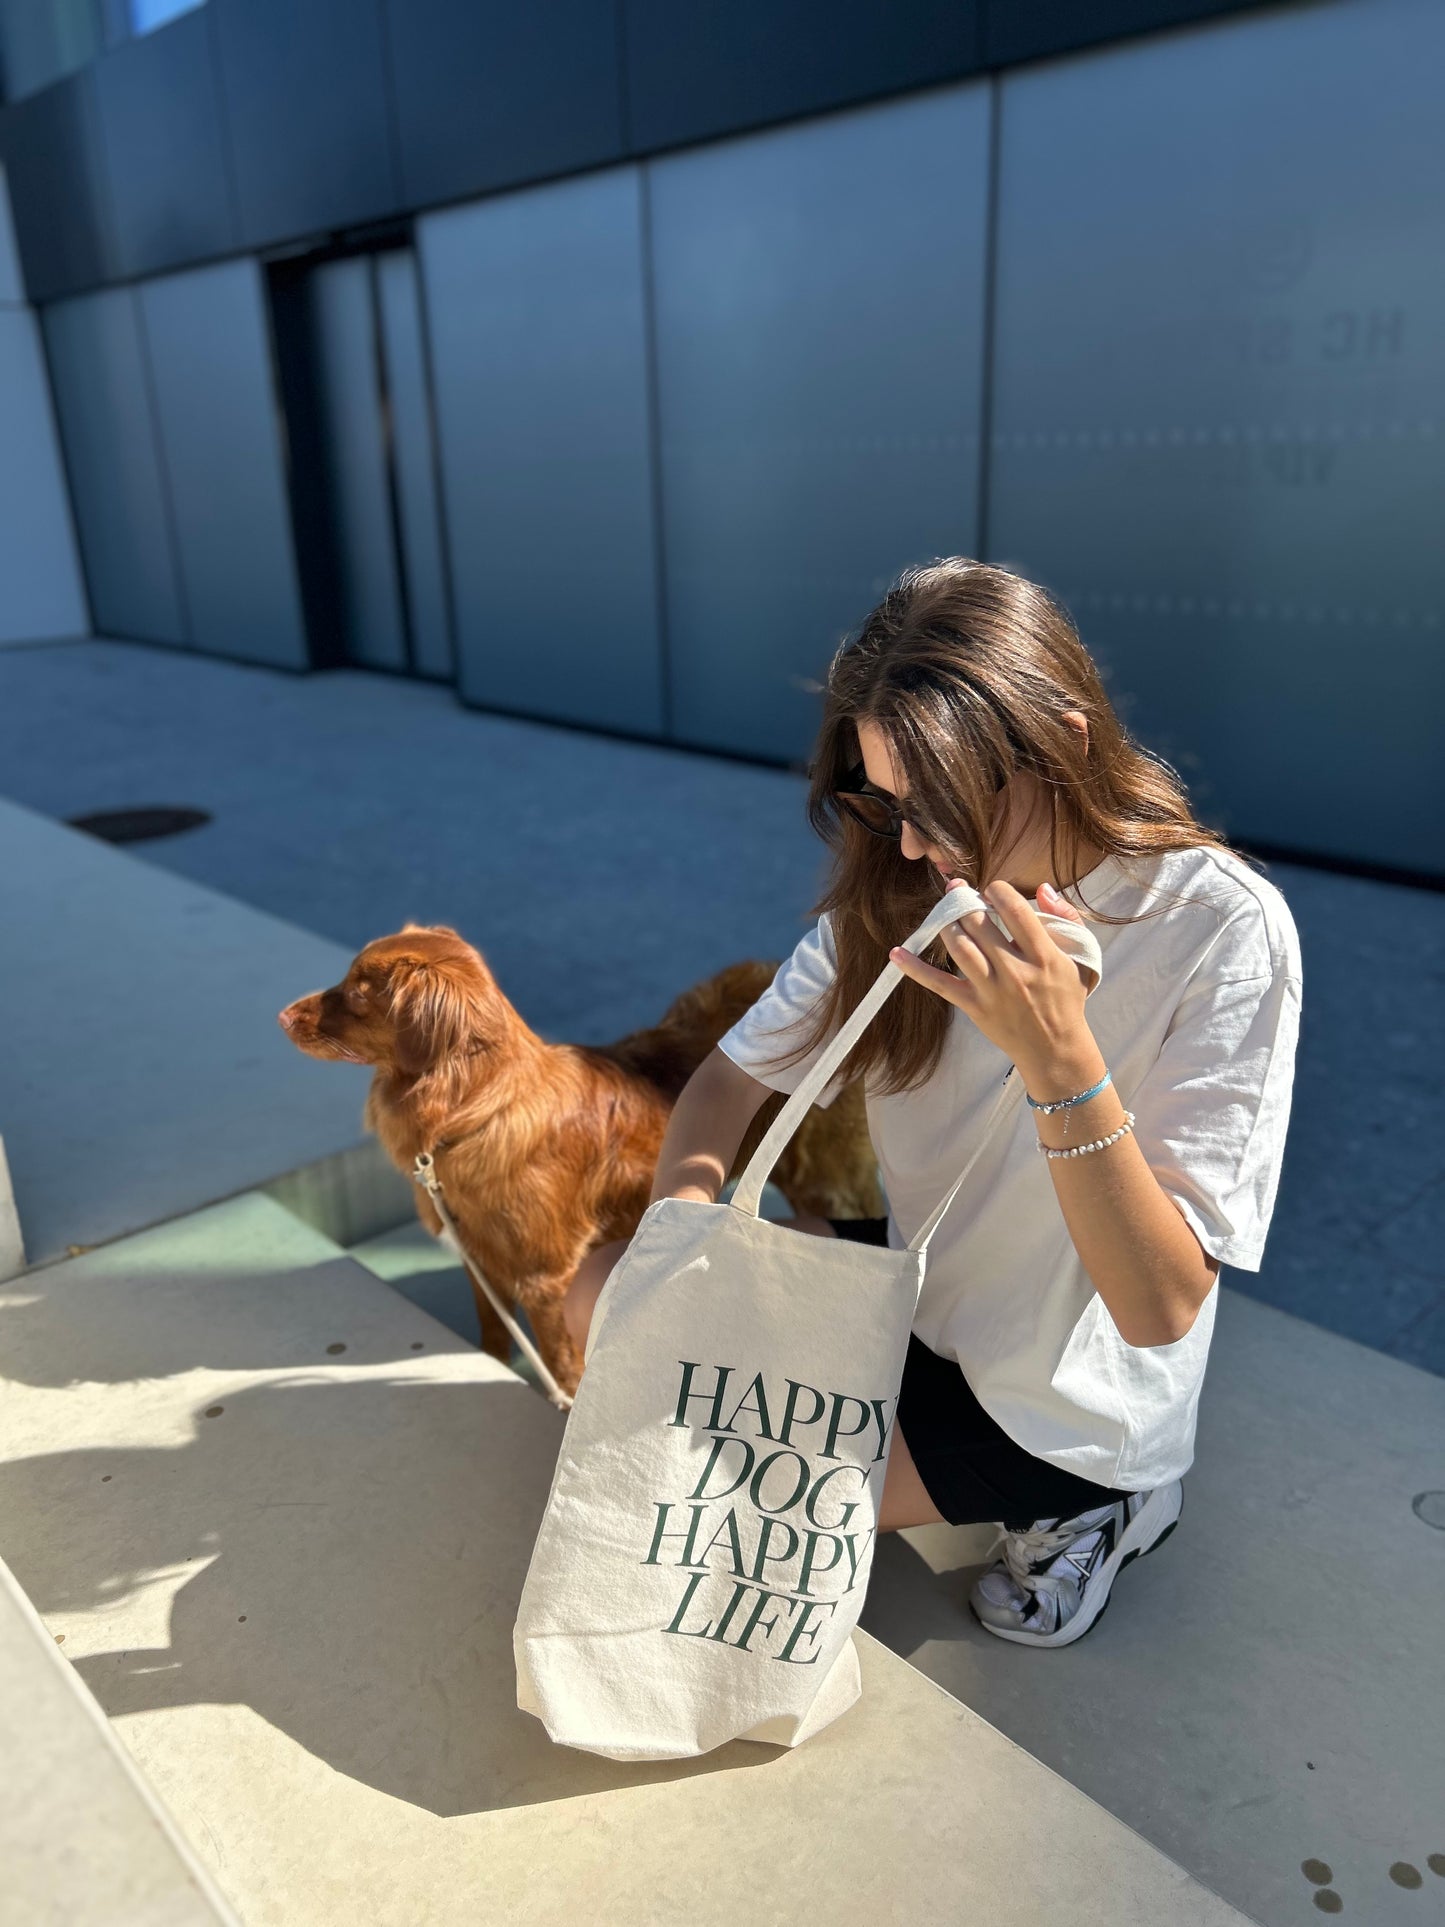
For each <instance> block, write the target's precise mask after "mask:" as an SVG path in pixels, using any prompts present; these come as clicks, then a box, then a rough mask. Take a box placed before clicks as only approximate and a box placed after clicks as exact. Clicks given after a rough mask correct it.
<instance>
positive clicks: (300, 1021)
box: [277, 923, 507, 1078]
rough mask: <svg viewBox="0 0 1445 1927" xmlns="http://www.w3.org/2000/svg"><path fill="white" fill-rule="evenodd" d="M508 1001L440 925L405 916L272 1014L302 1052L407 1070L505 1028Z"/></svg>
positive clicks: (447, 1064)
mask: <svg viewBox="0 0 1445 1927" xmlns="http://www.w3.org/2000/svg"><path fill="white" fill-rule="evenodd" d="M506 1018H507V1009H506V1004H505V1000H504V999H503V997H502V993H501V991H500V990H499V989H498V988H497V984H496V981H495V979H494V978H493V976H492V973H491V972H490V971H489V970H488V969H487V966H486V964H485V963H483V961H482V959H481V957H480V955H479V954H478V952H477V951H476V950H474V949H473V948H472V946H471V945H470V944H469V943H466V942H465V941H464V940H463V939H462V938H461V937H460V936H458V934H457V932H456V931H455V930H452V929H449V928H448V927H447V926H446V925H445V924H420V923H408V924H406V925H404V926H403V927H402V929H400V930H399V931H397V933H396V934H395V935H394V936H390V937H378V938H377V939H376V941H375V942H374V943H369V944H368V945H367V946H366V948H365V949H364V950H362V951H360V952H359V953H358V955H357V956H356V958H355V959H354V961H353V962H352V965H351V968H350V969H349V970H348V971H347V973H346V975H345V976H344V977H343V978H342V980H341V982H340V983H339V984H333V985H332V987H331V988H330V990H314V991H312V992H311V994H310V995H309V996H307V997H298V998H297V999H296V1001H295V1002H294V1003H290V1004H287V1006H286V1008H285V1009H284V1010H283V1011H281V1012H280V1013H279V1015H278V1018H277V1021H278V1023H279V1024H280V1026H281V1028H282V1030H284V1031H285V1032H286V1035H287V1036H288V1037H289V1038H290V1039H291V1041H292V1043H293V1044H295V1045H296V1047H297V1048H298V1049H299V1050H303V1051H305V1052H306V1054H307V1056H308V1057H326V1058H340V1059H342V1060H343V1061H345V1062H346V1063H351V1064H374V1065H376V1066H377V1067H378V1069H381V1070H385V1071H391V1072H393V1073H395V1074H396V1075H398V1076H401V1077H407V1078H417V1077H424V1076H426V1075H428V1074H429V1073H431V1072H434V1071H440V1070H443V1069H454V1068H455V1067H456V1066H457V1065H458V1064H459V1063H461V1062H462V1061H463V1060H465V1059H467V1058H470V1057H473V1056H475V1055H476V1054H477V1053H478V1052H479V1051H483V1050H486V1049H489V1048H490V1047H492V1046H493V1045H495V1044H496V1043H497V1042H498V1041H500V1039H501V1038H502V1037H503V1036H504V1035H505V1031H506Z"/></svg>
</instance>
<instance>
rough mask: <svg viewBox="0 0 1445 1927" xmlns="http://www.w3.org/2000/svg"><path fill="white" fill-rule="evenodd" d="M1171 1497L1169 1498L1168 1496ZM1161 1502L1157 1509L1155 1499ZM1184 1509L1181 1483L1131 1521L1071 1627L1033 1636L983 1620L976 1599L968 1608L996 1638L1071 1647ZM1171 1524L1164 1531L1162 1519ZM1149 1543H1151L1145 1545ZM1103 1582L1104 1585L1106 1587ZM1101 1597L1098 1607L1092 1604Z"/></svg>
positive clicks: (1156, 1496)
mask: <svg viewBox="0 0 1445 1927" xmlns="http://www.w3.org/2000/svg"><path fill="white" fill-rule="evenodd" d="M1166 1495H1167V1496H1166ZM1156 1499H1157V1500H1158V1505H1157V1506H1156V1504H1155V1500H1156ZM1183 1510H1184V1489H1183V1487H1182V1486H1181V1485H1180V1484H1179V1482H1178V1480H1176V1481H1175V1482H1174V1484H1173V1485H1172V1486H1169V1487H1161V1488H1160V1490H1159V1491H1158V1492H1157V1493H1154V1494H1152V1495H1151V1497H1150V1498H1149V1500H1148V1501H1147V1502H1146V1503H1145V1504H1144V1505H1143V1506H1142V1507H1141V1508H1140V1510H1139V1511H1138V1512H1137V1513H1136V1514H1135V1515H1134V1517H1133V1518H1132V1519H1131V1520H1130V1521H1129V1524H1128V1526H1127V1527H1126V1528H1125V1530H1124V1533H1123V1534H1122V1536H1121V1537H1120V1540H1119V1543H1118V1545H1117V1546H1115V1548H1114V1550H1113V1551H1112V1552H1111V1553H1110V1554H1109V1557H1108V1558H1107V1559H1106V1560H1105V1561H1104V1564H1103V1566H1102V1568H1101V1569H1100V1570H1099V1572H1098V1573H1097V1574H1096V1575H1095V1576H1094V1578H1093V1579H1092V1580H1090V1582H1089V1590H1088V1592H1087V1593H1086V1594H1085V1596H1084V1603H1083V1604H1082V1605H1081V1606H1080V1608H1079V1610H1078V1611H1077V1612H1076V1613H1075V1614H1074V1616H1073V1618H1072V1619H1071V1620H1070V1621H1069V1623H1068V1625H1067V1626H1061V1627H1060V1628H1059V1630H1058V1631H1057V1632H1056V1633H1031V1632H1027V1631H1025V1630H1024V1629H1023V1628H1022V1627H1019V1628H1014V1627H1008V1626H991V1625H990V1624H989V1622H988V1621H987V1620H986V1619H982V1618H980V1617H979V1614H978V1612H977V1610H976V1608H975V1606H974V1603H973V1601H972V1599H970V1600H969V1601H968V1609H969V1611H970V1612H971V1613H972V1614H973V1616H974V1618H975V1619H977V1620H978V1623H979V1625H980V1626H982V1627H983V1629H984V1631H985V1632H986V1633H992V1634H993V1636H994V1638H995V1639H1011V1640H1012V1641H1013V1642H1014V1644H1015V1645H1016V1646H1069V1645H1072V1643H1073V1642H1074V1640H1076V1639H1082V1638H1083V1637H1084V1634H1085V1633H1086V1632H1088V1631H1089V1630H1090V1629H1091V1628H1092V1627H1094V1626H1097V1625H1098V1623H1099V1621H1100V1620H1101V1619H1102V1618H1103V1617H1104V1614H1105V1612H1106V1610H1107V1609H1108V1605H1109V1601H1110V1599H1111V1598H1112V1596H1113V1587H1114V1581H1115V1580H1116V1579H1117V1578H1118V1576H1119V1574H1120V1573H1121V1572H1122V1571H1123V1570H1124V1568H1125V1566H1127V1565H1129V1564H1130V1562H1131V1561H1133V1560H1135V1559H1142V1558H1143V1557H1144V1555H1145V1554H1146V1553H1150V1552H1155V1551H1157V1550H1158V1548H1159V1547H1160V1546H1162V1545H1163V1543H1164V1541H1165V1540H1166V1539H1167V1538H1168V1537H1169V1535H1170V1533H1171V1532H1172V1531H1173V1530H1174V1528H1175V1526H1177V1525H1178V1523H1179V1515H1180V1513H1181V1512H1182V1511H1183ZM1161 1518H1162V1519H1165V1520H1167V1523H1166V1524H1165V1525H1164V1526H1163V1527H1162V1528H1160V1529H1158V1530H1155V1529H1154V1528H1156V1527H1158V1522H1159V1520H1160V1519H1161ZM1143 1541H1147V1543H1141V1542H1143ZM1100 1581H1102V1582H1103V1584H1102V1587H1101V1586H1100ZM1096 1598H1097V1601H1098V1603H1097V1604H1096V1605H1092V1606H1091V1604H1090V1601H1091V1600H1094V1599H1096Z"/></svg>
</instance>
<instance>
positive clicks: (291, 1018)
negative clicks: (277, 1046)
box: [276, 1004, 296, 1030]
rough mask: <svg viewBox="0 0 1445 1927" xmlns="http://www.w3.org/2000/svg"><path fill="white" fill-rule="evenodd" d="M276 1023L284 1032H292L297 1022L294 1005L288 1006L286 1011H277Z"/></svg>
mask: <svg viewBox="0 0 1445 1927" xmlns="http://www.w3.org/2000/svg"><path fill="white" fill-rule="evenodd" d="M276 1022H277V1023H278V1024H279V1025H280V1026H281V1028H282V1030H290V1028H291V1026H292V1025H293V1024H294V1023H295V1022H296V1006H295V1005H294V1004H287V1006H286V1008H285V1009H284V1010H279V1011H277V1013H276Z"/></svg>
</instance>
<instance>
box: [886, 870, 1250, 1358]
mask: <svg viewBox="0 0 1445 1927" xmlns="http://www.w3.org/2000/svg"><path fill="white" fill-rule="evenodd" d="M954 881H956V879H954V878H950V879H949V882H950V885H951V884H952V883H953V882H954ZM982 895H983V896H984V897H985V898H987V899H988V901H989V902H990V903H992V904H993V905H994V907H995V908H996V909H997V910H998V912H999V914H1000V916H1002V917H1003V919H1004V921H1005V922H1006V924H1007V925H1008V928H1009V931H1010V933H1011V935H1012V941H1010V939H1009V938H1008V937H1005V936H1003V935H1002V934H1001V933H1000V932H999V931H998V930H996V929H995V928H994V926H993V924H992V923H991V921H990V919H989V918H988V916H987V915H986V913H985V912H984V911H982V910H972V911H969V912H968V913H967V915H965V916H963V917H961V918H960V919H959V920H958V922H957V923H953V924H950V925H948V927H947V928H946V929H945V930H943V931H942V932H941V933H940V934H941V935H942V938H943V942H944V947H945V948H946V949H947V950H948V952H949V954H950V956H951V957H952V958H953V960H954V962H955V964H956V965H957V967H958V974H957V975H954V974H953V973H952V972H949V971H943V970H938V969H935V967H934V966H933V965H932V964H927V963H925V962H924V961H923V959H922V958H921V957H917V956H915V955H914V954H913V953H912V952H911V951H907V950H903V949H901V948H900V949H897V950H894V951H892V952H891V953H890V954H891V955H892V958H893V960H894V962H895V963H897V965H898V967H899V969H900V970H902V971H903V972H904V974H905V975H906V976H910V977H914V978H916V979H917V980H918V981H919V982H920V983H923V984H926V985H927V986H928V988H929V989H930V990H933V991H936V992H937V994H938V995H939V996H940V997H944V998H946V999H947V1000H948V1002H950V1003H952V1004H956V1005H957V1006H958V1008H959V1009H960V1010H962V1011H964V1012H965V1014H966V1015H967V1016H969V1017H971V1018H972V1019H973V1021H974V1023H975V1024H976V1025H977V1026H978V1028H979V1029H980V1030H981V1031H982V1032H983V1034H984V1035H985V1036H986V1037H988V1038H989V1039H990V1040H991V1041H992V1042H993V1043H995V1044H997V1045H998V1046H999V1048H1000V1049H1001V1050H1003V1051H1006V1052H1007V1053H1008V1055H1009V1057H1010V1058H1011V1059H1012V1061H1013V1063H1014V1064H1015V1065H1016V1066H1017V1075H1019V1076H1021V1077H1022V1078H1023V1081H1024V1088H1025V1089H1026V1090H1027V1092H1028V1094H1029V1096H1030V1097H1032V1098H1033V1099H1035V1101H1036V1102H1038V1103H1040V1104H1051V1103H1054V1102H1056V1101H1057V1100H1058V1099H1059V1098H1063V1097H1073V1096H1075V1095H1076V1094H1077V1093H1078V1092H1080V1091H1086V1090H1088V1089H1089V1088H1090V1086H1091V1085H1093V1084H1097V1083H1098V1081H1099V1079H1100V1078H1101V1077H1102V1076H1103V1075H1104V1072H1105V1070H1106V1069H1107V1068H1108V1066H1107V1065H1106V1064H1105V1062H1104V1058H1103V1054H1102V1053H1101V1052H1100V1050H1099V1046H1098V1043H1097V1042H1096V1040H1095V1038H1094V1034H1093V1032H1092V1031H1091V1030H1090V1029H1089V1026H1088V1024H1087V1023H1086V1022H1085V1019H1084V1002H1085V995H1086V993H1085V988H1084V984H1083V980H1082V978H1081V976H1080V973H1079V971H1078V969H1077V967H1076V966H1075V965H1074V964H1073V963H1072V962H1071V961H1070V960H1069V958H1068V957H1067V956H1065V954H1064V952H1063V951H1062V950H1061V949H1060V948H1059V946H1058V944H1056V943H1055V942H1054V940H1053V938H1052V937H1051V936H1050V935H1049V933H1048V930H1047V928H1046V927H1045V926H1044V924H1043V923H1041V922H1040V920H1039V918H1038V917H1037V916H1036V915H1035V913H1034V906H1033V905H1031V904H1030V903H1029V900H1028V898H1027V897H1025V896H1022V895H1020V893H1019V892H1018V891H1017V890H1015V889H1014V888H1013V886H1012V885H1011V884H1009V883H1007V882H1005V881H1002V880H999V879H995V880H994V881H993V882H991V883H989V884H987V885H986V886H985V887H984V889H983V892H982ZM1039 907H1040V908H1041V909H1045V910H1047V911H1049V912H1050V913H1051V914H1052V915H1055V916H1067V917H1070V918H1073V919H1075V920H1078V921H1082V919H1080V917H1079V912H1078V910H1077V909H1076V908H1075V907H1074V906H1073V905H1072V904H1071V903H1069V902H1068V901H1067V899H1066V898H1063V897H1061V896H1059V895H1057V893H1055V892H1053V891H1052V890H1051V889H1050V886H1049V885H1047V884H1043V885H1041V886H1040V890H1039ZM1034 1118H1035V1122H1036V1124H1037V1126H1038V1131H1039V1136H1040V1139H1041V1140H1042V1141H1043V1142H1044V1143H1046V1144H1048V1145H1050V1146H1053V1147H1058V1146H1060V1145H1070V1144H1085V1143H1088V1142H1089V1141H1090V1140H1091V1139H1093V1138H1098V1137H1107V1136H1108V1135H1109V1133H1110V1132H1111V1131H1115V1130H1117V1129H1118V1127H1119V1126H1120V1125H1121V1124H1122V1123H1123V1122H1124V1106H1123V1104H1122V1103H1121V1102H1120V1099H1119V1095H1118V1093H1117V1092H1116V1091H1115V1089H1114V1087H1113V1085H1112V1084H1106V1085H1105V1086H1104V1088H1103V1090H1102V1091H1100V1092H1099V1094H1098V1096H1097V1097H1091V1098H1090V1099H1089V1100H1088V1102H1087V1103H1085V1104H1076V1105H1074V1106H1073V1107H1072V1109H1071V1110H1070V1111H1067V1112H1064V1111H1056V1112H1054V1113H1053V1114H1052V1115H1051V1116H1049V1117H1041V1116H1040V1115H1039V1114H1038V1113H1037V1112H1035V1113H1034ZM1066 1119H1067V1123H1068V1135H1067V1136H1065V1135H1064V1129H1065V1120H1066ZM1047 1162H1048V1165H1049V1169H1050V1171H1051V1172H1052V1174H1053V1180H1054V1191H1055V1194H1056V1196H1057V1197H1058V1200H1059V1205H1060V1208H1061V1209H1062V1211H1063V1214H1064V1220H1065V1223H1066V1224H1067V1225H1068V1228H1069V1236H1070V1237H1071V1238H1072V1239H1073V1241H1074V1247H1075V1249H1076V1250H1077V1252H1078V1254H1079V1257H1080V1259H1081V1260H1082V1261H1083V1265H1084V1269H1085V1271H1086V1272H1087V1273H1088V1274H1089V1277H1090V1279H1091V1281H1092V1282H1093V1285H1094V1289H1095V1290H1096V1291H1097V1292H1098V1294H1099V1296H1100V1298H1102V1299H1103V1301H1104V1304H1105V1305H1106V1306H1107V1307H1108V1310H1109V1315H1110V1316H1111V1317H1112V1318H1113V1320H1114V1324H1115V1326H1116V1327H1117V1329H1118V1332H1119V1336H1120V1337H1121V1338H1122V1339H1123V1340H1124V1342H1125V1343H1126V1344H1128V1345H1139V1346H1150V1345H1171V1344H1173V1343H1174V1342H1175V1341H1176V1340H1177V1339H1180V1338H1182V1337H1183V1336H1184V1335H1185V1333H1186V1332H1187V1331H1189V1329H1190V1327H1191V1326H1192V1325H1193V1323H1194V1320H1195V1317H1196V1316H1197V1314H1198V1311H1199V1307H1200V1306H1201V1305H1202V1304H1203V1303H1204V1300H1205V1299H1206V1298H1207V1297H1208V1295H1209V1290H1210V1287H1211V1286H1212V1285H1213V1283H1214V1274H1215V1273H1216V1271H1217V1270H1218V1269H1219V1266H1218V1261H1217V1260H1216V1259H1214V1258H1211V1257H1209V1256H1208V1255H1207V1254H1206V1252H1205V1250H1204V1247H1203V1245H1202V1244H1201V1243H1200V1242H1199V1239H1198V1238H1197V1237H1196V1236H1195V1233H1194V1230H1193V1227H1192V1226H1191V1225H1190V1224H1189V1223H1188V1221H1187V1220H1186V1218H1185V1216H1184V1214H1183V1212H1182V1211H1181V1210H1180V1209H1179V1207H1178V1206H1177V1205H1176V1204H1175V1202H1174V1200H1173V1199H1172V1198H1171V1197H1170V1196H1169V1194H1168V1193H1167V1192H1166V1191H1165V1190H1163V1189H1162V1187H1161V1186H1160V1184H1159V1181H1158V1179H1157V1178H1156V1177H1155V1176H1154V1173H1153V1172H1152V1171H1151V1170H1150V1168H1149V1166H1148V1163H1147V1162H1146V1161H1145V1158H1144V1154H1143V1152H1142V1151H1141V1150H1140V1148H1139V1145H1138V1144H1137V1143H1136V1142H1135V1139H1134V1135H1133V1133H1132V1132H1126V1133H1125V1135H1124V1136H1123V1137H1121V1138H1119V1139H1118V1140H1117V1141H1116V1142H1115V1143H1113V1144H1110V1145H1106V1146H1105V1147H1104V1149H1102V1150H1099V1151H1090V1152H1088V1153H1087V1154H1086V1155H1085V1156H1084V1157H1079V1158H1049V1159H1048V1161H1047Z"/></svg>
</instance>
